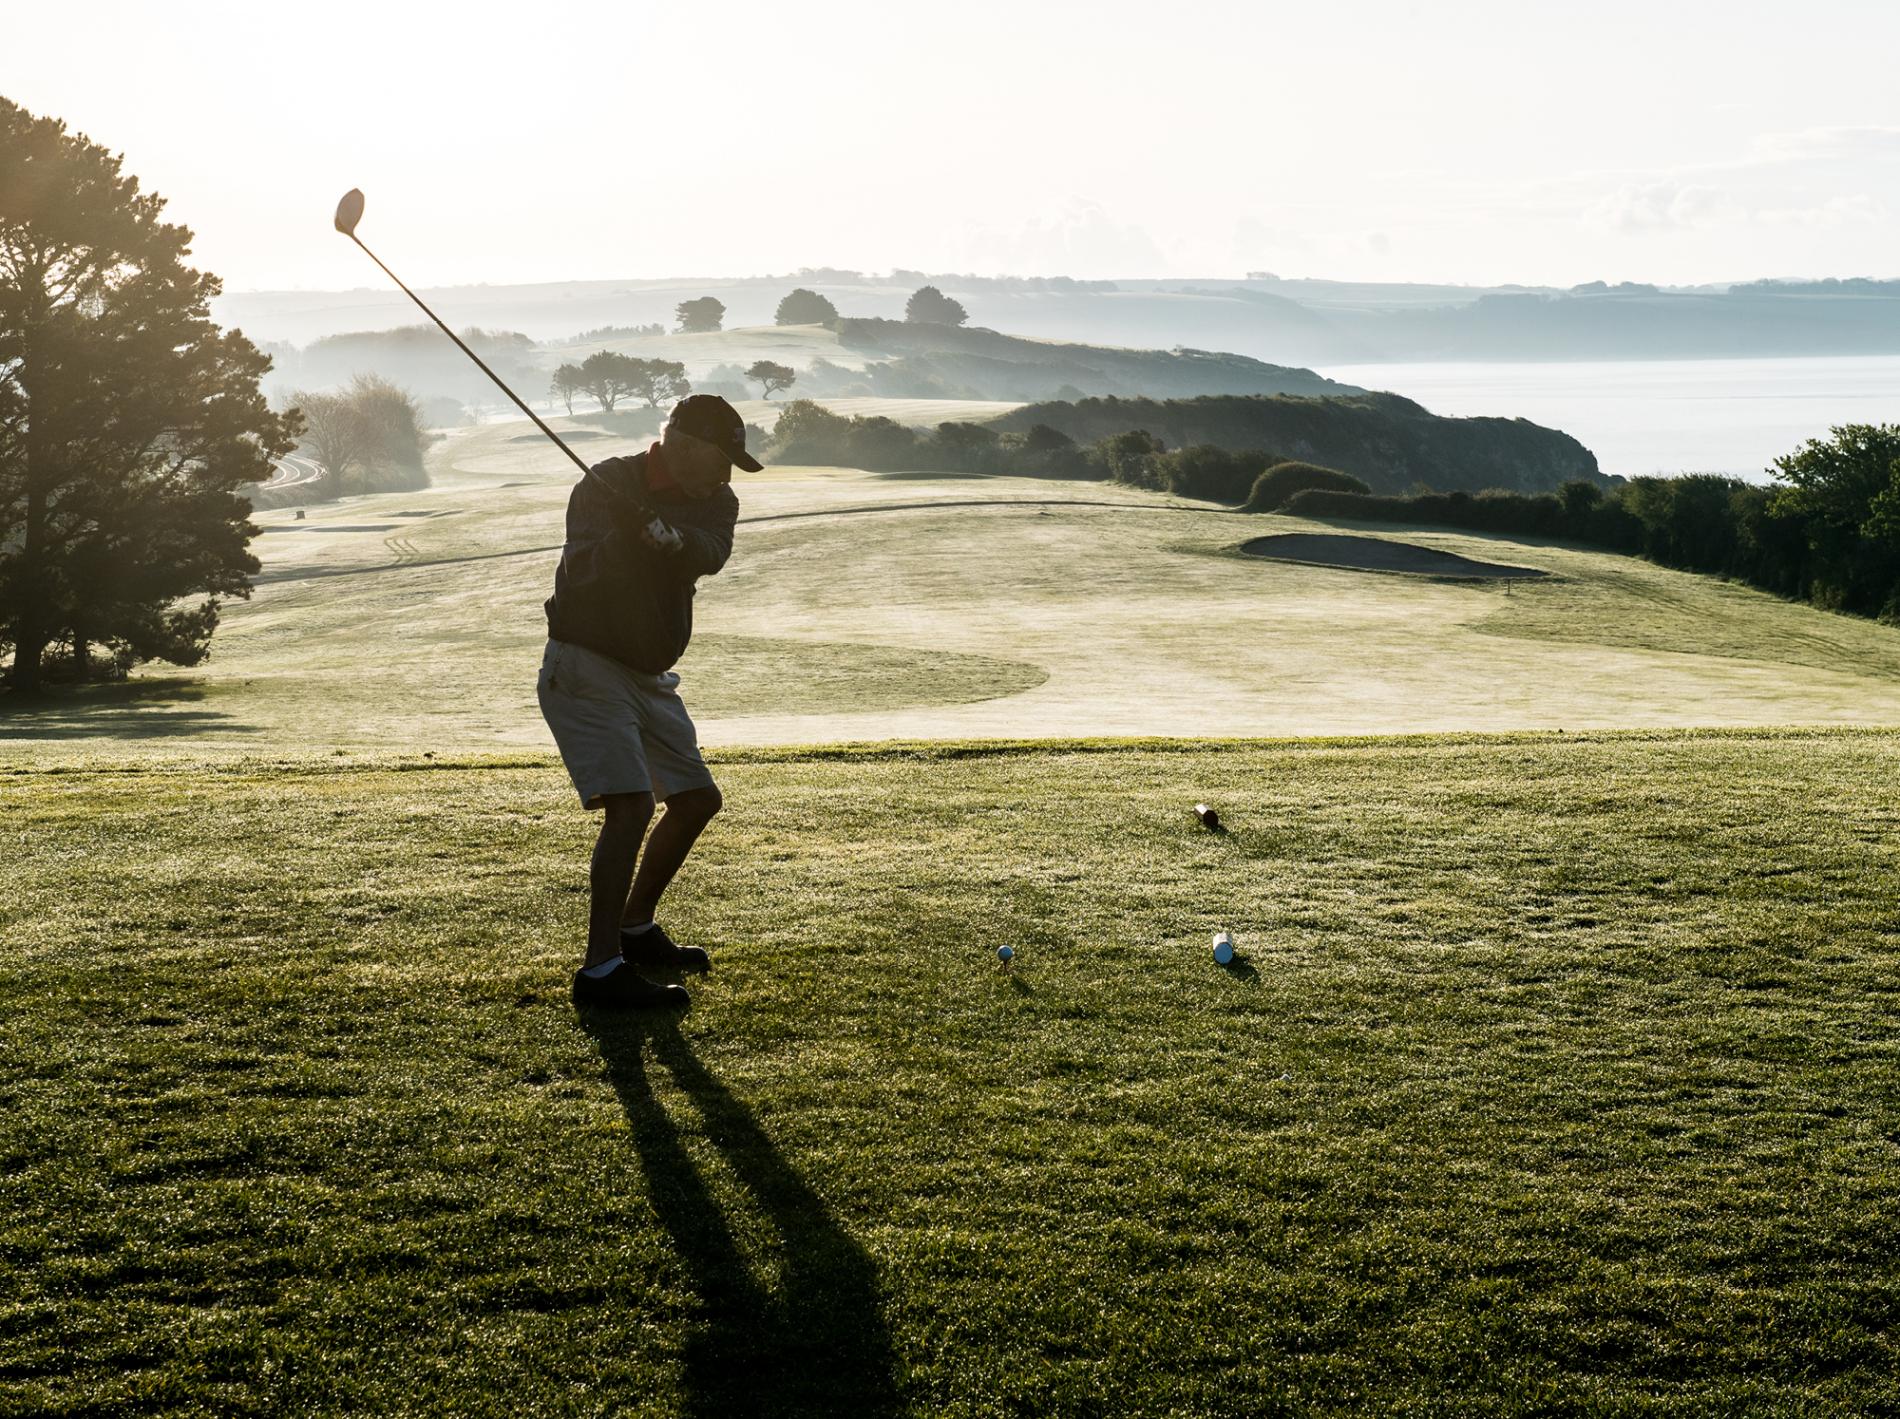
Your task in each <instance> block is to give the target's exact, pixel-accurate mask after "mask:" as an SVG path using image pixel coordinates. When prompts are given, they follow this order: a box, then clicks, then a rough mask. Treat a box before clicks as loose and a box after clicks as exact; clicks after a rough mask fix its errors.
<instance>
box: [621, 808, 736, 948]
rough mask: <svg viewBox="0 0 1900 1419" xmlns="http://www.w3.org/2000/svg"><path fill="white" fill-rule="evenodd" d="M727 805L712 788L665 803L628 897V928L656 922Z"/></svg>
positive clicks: (624, 916)
mask: <svg viewBox="0 0 1900 1419" xmlns="http://www.w3.org/2000/svg"><path fill="white" fill-rule="evenodd" d="M648 801H649V802H651V801H652V800H650V799H649V800H648ZM724 802H725V799H724V798H722V797H721V796H720V793H719V790H718V788H716V787H715V786H714V785H712V784H707V785H706V787H704V788H690V789H687V790H686V791H685V792H684V793H676V794H674V795H673V796H672V797H671V798H669V799H667V800H666V807H665V808H664V809H662V810H661V812H660V821H659V822H657V823H655V824H654V825H653V835H652V836H651V837H650V838H648V839H647V850H646V854H645V856H643V857H642V858H641V859H640V872H639V875H638V876H636V877H635V878H634V879H633V891H632V892H631V893H630V894H629V895H628V897H627V910H626V912H625V914H624V915H623V917H622V918H621V919H622V920H623V921H625V922H626V924H627V925H628V926H643V925H645V924H646V923H647V922H649V921H652V920H653V913H654V912H655V911H656V910H657V909H658V908H659V905H660V894H661V893H662V892H664V891H665V890H666V886H667V883H669V882H671V881H672V880H673V875H674V874H675V873H676V872H678V871H679V870H680V864H681V863H683V862H685V861H686V854H687V853H689V852H691V851H692V850H693V844H694V843H695V842H697V841H698V840H699V835H700V834H701V833H702V832H704V831H705V828H706V825H707V824H708V823H710V822H712V820H713V814H715V813H717V812H718V811H719V809H720V806H721V805H722V804H723V803H724Z"/></svg>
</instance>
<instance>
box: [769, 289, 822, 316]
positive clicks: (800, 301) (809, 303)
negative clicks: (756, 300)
mask: <svg viewBox="0 0 1900 1419" xmlns="http://www.w3.org/2000/svg"><path fill="white" fill-rule="evenodd" d="M837 318H838V307H836V306H835V305H833V304H832V303H831V302H830V301H828V300H826V299H825V298H824V297H823V296H821V295H819V294H818V292H816V291H810V290H806V289H805V287H803V286H800V287H799V288H798V289H797V290H795V291H793V292H792V293H791V294H790V295H788V296H787V297H785V299H784V300H782V301H780V302H779V303H778V313H777V314H775V315H774V316H773V317H772V319H773V321H774V322H775V323H777V324H779V325H825V324H828V323H829V322H831V321H834V320H836V319H837Z"/></svg>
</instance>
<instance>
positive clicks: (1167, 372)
mask: <svg viewBox="0 0 1900 1419" xmlns="http://www.w3.org/2000/svg"><path fill="white" fill-rule="evenodd" d="M837 330H838V343H839V344H840V345H841V346H842V347H844V348H845V349H847V350H852V351H855V352H857V353H859V354H861V355H863V356H865V357H866V363H865V365H864V368H863V371H862V375H863V382H864V384H865V386H866V387H865V388H864V389H863V390H862V391H860V392H862V393H866V394H910V395H920V394H936V395H939V396H940V397H945V398H962V399H1016V400H1030V399H1054V398H1075V397H1086V396H1090V395H1097V396H1100V395H1143V396H1147V397H1151V398H1157V399H1169V398H1179V397H1183V396H1189V395H1197V394H1307V395H1342V394H1356V393H1360V392H1361V391H1360V390H1359V389H1358V388H1357V387H1356V386H1354V385H1350V384H1341V383H1340V382H1339V381H1337V380H1331V379H1327V378H1326V377H1324V376H1323V375H1318V374H1315V373H1314V372H1313V371H1312V370H1309V369H1296V368H1293V367H1290V366H1287V365H1272V364H1267V363H1265V362H1263V361H1261V360H1256V359H1253V358H1251V357H1250V356H1247V355H1234V354H1223V353H1220V352H1218V351H1212V350H1192V349H1182V348H1175V349H1169V350H1140V349H1120V348H1116V347H1114V346H1108V345H1078V344H1071V343H1067V342H1063V341H1058V340H1039V339H1031V338H1028V337H1025V336H1020V335H1004V334H1001V333H999V332H997V331H995V330H984V329H980V328H977V329H973V328H966V327H963V326H955V325H934V324H929V323H927V322H921V321H905V320H856V319H843V320H839V321H838V322H837Z"/></svg>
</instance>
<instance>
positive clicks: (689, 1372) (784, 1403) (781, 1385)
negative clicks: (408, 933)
mask: <svg viewBox="0 0 1900 1419" xmlns="http://www.w3.org/2000/svg"><path fill="white" fill-rule="evenodd" d="M582 1024H583V1025H584V1027H585V1028H586V1030H587V1032H588V1033H589V1034H591V1035H592V1036H593V1037H594V1040H595V1041H596V1043H597V1044H598V1045H599V1048H600V1055H601V1059H602V1060H603V1061H605V1063H606V1066H607V1077H608V1079H609V1080H610V1081H611V1082H612V1083H613V1086H614V1092H615V1093H617V1094H618V1095H619V1096H620V1104H621V1107H622V1108H624V1109H625V1110H626V1112H627V1122H628V1123H629V1124H630V1125H631V1126H632V1130H633V1143H634V1148H635V1150H636V1151H637V1152H638V1153H639V1156H640V1166H641V1167H642V1169H643V1170H644V1171H645V1173H646V1177H647V1192H648V1196H649V1199H650V1201H651V1202H652V1205H653V1210H654V1211H655V1212H656V1213H657V1214H658V1215H659V1219H660V1224H661V1225H662V1226H663V1227H665V1228H666V1230H667V1233H668V1234H669V1235H670V1236H671V1237H672V1240H673V1247H674V1250H675V1251H676V1252H677V1253H678V1255H679V1258H680V1260H681V1262H682V1263H683V1264H684V1265H685V1266H686V1268H687V1270H688V1271H689V1272H690V1273H691V1275H692V1281H693V1289H694V1290H695V1291H696V1292H697V1293H698V1295H699V1311H698V1314H697V1315H692V1316H678V1317H655V1319H656V1320H659V1321H660V1322H661V1323H662V1324H665V1323H666V1322H668V1321H669V1320H671V1321H677V1322H678V1323H679V1324H681V1325H683V1326H690V1327H691V1330H692V1335H691V1339H690V1340H689V1341H688V1343H687V1346H686V1350H685V1357H684V1358H685V1364H686V1391H687V1409H686V1413H688V1414H692V1415H706V1416H713V1415H718V1416H730V1415H736V1414H788V1415H789V1414H810V1415H818V1414H824V1415H833V1414H835V1415H867V1416H876V1415H886V1414H892V1413H895V1412H896V1410H897V1407H898V1405H897V1391H896V1385H895V1382H894V1380H893V1378H892V1356H891V1344H890V1332H889V1330H888V1328H887V1327H886V1325H885V1322H884V1313H883V1304H882V1296H881V1294H880V1292H879V1287H878V1281H877V1268H876V1266H875V1265H874V1264H873V1263H872V1261H871V1258H870V1257H869V1256H868V1255H867V1254H866V1253H865V1251H864V1249H863V1248H862V1247H860V1246H859V1245H858V1244H857V1243H856V1242H855V1241H853V1240H852V1239H851V1237H850V1235H849V1234H848V1233H847V1232H846V1231H845V1229H844V1228H843V1226H841V1225H840V1224H839V1222H838V1220H837V1218H836V1217H834V1216H833V1215H832V1214H831V1211H830V1209H829V1208H827V1207H826V1206H825V1204H824V1201H823V1200H822V1199H821V1198H820V1197H819V1196H818V1194H817V1193H815V1192H814V1191H812V1189H811V1186H810V1185H809V1184H808V1183H807V1182H806V1181H805V1180H804V1179H803V1178H802V1177H800V1176H799V1175H798V1173H797V1172H796V1171H795V1170H794V1169H793V1168H792V1167H791V1166H790V1164H788V1163H787V1162H786V1161H785V1159H784V1158H783V1157H781V1156H780V1154H779V1152H778V1149H777V1148H776V1147H775V1146H774V1145H773V1143H772V1140H771V1137H770V1136H769V1135H768V1134H767V1133H766V1132H765V1130H764V1129H763V1128H761V1127H760V1126H759V1122H758V1120H757V1119H756V1118H754V1117H753V1115H752V1111H751V1110H750V1109H749V1108H747V1107H746V1106H745V1104H744V1103H742V1102H741V1101H740V1100H739V1099H738V1098H736V1097H735V1096H734V1095H733V1094H732V1092H731V1090H729V1089H727V1088H726V1086H725V1085H724V1084H722V1083H720V1082H719V1080H718V1079H717V1078H715V1077H714V1076H713V1075H712V1073H711V1072H710V1071H708V1070H707V1068H706V1067H705V1065H703V1064H702V1063H700V1061H699V1059H698V1057H697V1056H696V1055H695V1054H694V1053H693V1051H692V1047H691V1046H690V1045H689V1044H688V1043H687V1042H686V1040H685V1039H684V1038H683V1037H682V1036H681V1035H680V1034H679V1033H678V1032H677V1031H676V1030H674V1029H672V1028H671V1027H670V1026H667V1025H664V1024H649V1023H641V1022H629V1021H622V1020H615V1019H612V1018H607V1017H598V1016H588V1015H583V1016H582ZM649 1061H651V1062H653V1063H657V1064H659V1065H661V1066H662V1067H664V1068H665V1069H666V1070H667V1072H668V1073H670V1074H671V1075H672V1076H673V1080H674V1082H675V1083H676V1084H677V1085H678V1086H679V1088H680V1089H681V1091H682V1092H684V1093H685V1095H686V1097H687V1098H688V1099H690V1100H691V1101H692V1104H693V1107H694V1108H696V1109H697V1110H698V1111H699V1113H700V1116H701V1118H702V1119H703V1120H704V1122H705V1131H706V1135H707V1137H708V1138H710V1139H711V1140H712V1142H713V1144H714V1146H715V1147H717V1148H718V1149H719V1151H720V1152H721V1154H723V1155H724V1158H725V1162H726V1164H727V1166H729V1167H730V1168H731V1169H732V1171H733V1172H734V1173H735V1174H736V1175H737V1177H738V1180H739V1183H740V1185H741V1188H742V1189H743V1192H744V1195H745V1197H746V1198H747V1200H748V1201H749V1202H750V1203H751V1204H752V1205H753V1206H754V1207H756V1208H757V1209H758V1210H759V1212H760V1213H762V1214H763V1220H764V1221H765V1222H766V1223H768V1224H769V1227H770V1229H771V1231H772V1232H773V1233H774V1234H775V1235H774V1236H773V1238H772V1248H771V1249H772V1251H773V1257H772V1260H773V1262H774V1263H775V1265H776V1271H777V1277H776V1281H775V1282H772V1283H766V1282H762V1281H761V1280H760V1278H759V1276H758V1275H757V1274H756V1272H755V1270H754V1268H753V1266H751V1265H749V1264H748V1262H747V1260H746V1257H745V1255H744V1253H743V1252H742V1251H741V1250H740V1248H739V1246H738V1244H737V1243H736V1242H735V1240H734V1237H733V1231H734V1228H733V1226H732V1225H731V1224H730V1223H729V1222H728V1221H727V1219H726V1217H725V1216H724V1215H722V1213H721V1212H720V1209H719V1203H718V1201H717V1199H716V1198H715V1197H714V1196H713V1193H712V1190H711V1189H710V1188H709V1187H708V1186H707V1184H706V1180H705V1179H704V1178H703V1177H701V1176H700V1173H699V1170H698V1169H697V1168H695V1167H694V1165H693V1160H692V1157H691V1155H690V1154H689V1153H688V1152H687V1150H686V1148H685V1145H684V1144H683V1143H682V1142H681V1140H680V1133H679V1129H678V1127H677V1126H676V1125H675V1124H674V1122H673V1120H672V1119H671V1118H669V1117H668V1116H667V1114H666V1111H665V1109H663V1108H662V1107H661V1106H660V1103H659V1100H658V1099H656V1098H655V1097H654V1094H653V1088H652V1085H651V1083H650V1081H649V1078H648V1069H649V1067H650V1064H649ZM742 1230H744V1231H746V1232H748V1233H750V1232H751V1231H753V1230H754V1229H752V1228H750V1227H746V1228H743V1229H742Z"/></svg>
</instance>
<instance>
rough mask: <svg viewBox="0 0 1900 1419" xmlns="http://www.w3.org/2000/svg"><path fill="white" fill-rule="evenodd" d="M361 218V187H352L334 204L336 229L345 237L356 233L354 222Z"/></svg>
mask: <svg viewBox="0 0 1900 1419" xmlns="http://www.w3.org/2000/svg"><path fill="white" fill-rule="evenodd" d="M362 220H363V189H362V188H360V187H352V188H351V189H350V190H349V191H348V192H346V193H344V194H343V200H342V201H341V202H339V203H337V204H336V229H337V230H338V231H340V232H342V233H343V235H344V236H346V237H353V236H355V235H356V224H357V223H358V222H360V221H362Z"/></svg>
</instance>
